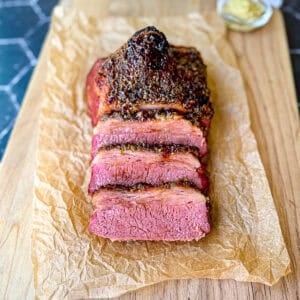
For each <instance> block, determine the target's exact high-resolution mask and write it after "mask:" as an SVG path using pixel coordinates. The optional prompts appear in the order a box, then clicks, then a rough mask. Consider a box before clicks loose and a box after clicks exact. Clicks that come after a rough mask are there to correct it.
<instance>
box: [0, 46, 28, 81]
mask: <svg viewBox="0 0 300 300" xmlns="http://www.w3.org/2000/svg"><path fill="white" fill-rule="evenodd" d="M0 64H1V67H0V85H6V84H8V83H9V82H10V81H11V80H12V79H13V78H14V77H15V76H16V74H17V73H18V72H19V71H20V70H21V69H22V68H23V67H25V66H26V65H28V64H29V60H28V58H27V56H26V54H25V53H24V51H23V49H22V48H21V47H20V46H19V45H18V44H12V45H0Z"/></svg>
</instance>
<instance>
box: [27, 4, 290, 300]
mask: <svg viewBox="0 0 300 300" xmlns="http://www.w3.org/2000/svg"><path fill="white" fill-rule="evenodd" d="M150 24H151V25H156V26H157V27H158V28H159V29H160V30H162V31H163V32H164V33H165V34H166V35H167V37H168V39H169V41H170V42H171V43H174V44H181V45H189V46H195V47H197V48H198V49H199V50H200V51H201V52H202V54H203V57H204V61H205V62H206V64H207V65H208V74H209V84H210V86H211V89H212V95H213V104H214V109H215V116H214V118H213V124H212V128H211V131H210V136H209V146H210V165H209V169H210V182H211V191H210V197H211V202H212V206H213V209H212V224H213V230H212V232H211V233H210V234H209V235H208V236H207V237H206V238H204V239H203V240H200V241H198V242H195V241H194V242H140V241H136V242H111V241H109V240H106V239H103V238H98V237H96V236H95V235H93V234H91V233H89V231H88V223H89V218H90V216H91V213H92V206H91V198H90V197H89V196H88V194H87V185H88V181H89V178H90V169H89V162H90V152H91V134H92V127H91V124H90V119H89V117H88V116H87V107H86V103H85V99H84V86H85V78H86V75H87V72H88V71H89V69H90V67H91V66H92V64H93V62H94V61H95V60H96V58H98V57H101V56H104V55H107V54H108V53H110V52H112V51H114V50H115V49H117V48H118V47H119V46H120V45H121V44H123V43H124V42H125V41H126V40H127V39H128V38H129V37H130V36H131V34H132V33H133V32H135V31H136V30H137V29H140V28H142V27H144V26H146V25H150ZM224 34H225V32H224V28H223V25H222V23H221V22H220V21H219V19H218V18H217V17H216V16H215V15H209V16H206V17H203V16H200V15H192V16H189V17H176V18H172V17H169V18H162V19H145V18H140V19H125V18H107V19H93V18H88V17H87V16H85V15H84V14H82V13H79V12H76V11H74V10H71V11H70V10H68V11H67V10H64V9H63V8H62V7H58V8H56V10H55V12H54V17H53V23H52V27H51V36H52V38H51V48H50V50H49V62H48V73H47V74H45V76H47V79H46V86H45V92H44V95H43V99H41V101H43V104H42V106H43V108H42V112H41V118H40V130H39V142H38V164H37V171H36V179H35V210H34V224H33V235H32V244H33V247H32V259H33V263H34V273H35V286H36V296H37V297H38V298H47V299H48V298H49V297H51V296H52V297H53V298H55V299H62V298H64V297H68V298H95V297H113V296H117V295H120V294H122V293H125V292H127V291H130V290H134V289H137V288H140V287H143V286H147V285H150V284H153V283H157V282H160V281H163V280H169V279H178V278H216V279H225V278H226V279H235V280H239V281H253V282H261V283H264V284H268V285H272V284H274V283H275V282H277V281H278V280H279V278H280V277H282V276H284V275H286V274H287V273H288V272H289V271H290V266H289V264H290V261H289V256H288V253H287V250H286V247H285V244H284V241H283V237H282V234H281V229H280V226H279V221H278V216H277V213H276V210H275V207H274V203H273V199H272V196H271V192H270V189H269V185H268V181H267V178H266V174H265V171H264V168H263V165H262V162H261V160H260V157H259V153H258V150H257V145H256V141H255V138H254V135H253V133H252V132H251V129H250V121H249V112H248V106H247V99H246V94H245V90H244V87H243V82H242V77H241V74H240V72H239V70H238V69H237V68H236V67H235V65H236V63H235V60H234V55H233V53H232V50H231V48H230V46H229V45H228V44H227V43H226V41H225V39H224Z"/></svg>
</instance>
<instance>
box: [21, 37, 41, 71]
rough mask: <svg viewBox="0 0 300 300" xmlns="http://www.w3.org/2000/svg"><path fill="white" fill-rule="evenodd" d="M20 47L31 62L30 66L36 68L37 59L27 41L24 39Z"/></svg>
mask: <svg viewBox="0 0 300 300" xmlns="http://www.w3.org/2000/svg"><path fill="white" fill-rule="evenodd" d="M20 46H21V47H22V49H23V50H24V52H25V54H26V56H27V57H28V59H29V61H30V64H31V65H32V66H35V65H36V62H37V60H36V57H35V56H34V54H33V52H32V51H31V50H30V48H29V47H28V45H27V43H26V41H25V40H24V39H22V40H21V41H20Z"/></svg>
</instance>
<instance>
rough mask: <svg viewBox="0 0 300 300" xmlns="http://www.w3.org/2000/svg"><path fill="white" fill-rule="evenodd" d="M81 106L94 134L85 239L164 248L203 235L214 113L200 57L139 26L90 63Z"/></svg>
mask: <svg viewBox="0 0 300 300" xmlns="http://www.w3.org/2000/svg"><path fill="white" fill-rule="evenodd" d="M86 97H87V103H88V111H89V114H90V116H91V119H92V125H93V126H94V135H93V140H92V162H91V167H92V176H91V180H90V184H89V193H90V194H91V195H92V197H93V205H94V207H95V211H94V213H93V215H92V218H91V221H90V226H89V229H90V231H91V232H93V233H95V234H97V235H99V236H102V237H107V238H109V239H111V240H165V241H176V240H178V241H179V240H181V241H189V240H194V239H196V240H197V239H200V238H202V237H204V236H205V235H206V234H207V233H209V231H210V224H209V202H208V198H207V191H208V179H207V176H206V172H205V163H204V162H203V156H204V155H205V154H206V153H207V132H208V128H209V126H210V121H211V118H212V115H213V109H212V106H211V101H210V97H209V90H208V87H207V82H206V66H205V65H204V63H203V60H202V58H201V55H200V53H199V52H198V51H197V50H196V49H195V48H190V47H177V46H173V45H170V44H169V43H168V41H167V39H166V37H165V35H164V34H163V33H162V32H160V31H158V30H157V29H156V28H155V27H152V26H151V27H146V28H144V29H142V30H140V31H138V32H136V33H135V34H134V35H133V36H132V37H131V38H130V39H129V40H128V42H127V43H125V45H123V46H122V47H121V48H120V49H118V50H117V51H116V52H115V53H113V54H111V55H110V56H108V57H107V58H100V59H98V60H97V61H96V63H95V64H94V66H93V67H92V69H91V71H90V73H89V74H88V77H87V83H86Z"/></svg>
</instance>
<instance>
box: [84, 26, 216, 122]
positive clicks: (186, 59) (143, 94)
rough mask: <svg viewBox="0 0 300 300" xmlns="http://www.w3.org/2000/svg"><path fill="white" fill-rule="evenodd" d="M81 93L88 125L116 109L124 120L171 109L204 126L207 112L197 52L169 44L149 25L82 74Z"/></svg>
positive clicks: (203, 73) (203, 72)
mask: <svg viewBox="0 0 300 300" xmlns="http://www.w3.org/2000/svg"><path fill="white" fill-rule="evenodd" d="M86 93H87V98H88V105H89V112H90V115H91V117H92V123H93V125H94V126H95V124H96V123H97V115H98V118H99V117H101V116H103V115H109V114H111V113H113V112H116V111H118V112H120V113H121V115H122V116H123V118H127V119H128V118H130V116H133V115H135V114H136V113H137V112H141V111H145V110H157V111H160V110H173V111H177V112H178V113H180V114H183V115H184V116H185V117H186V118H188V119H190V120H192V121H193V122H194V123H195V124H200V125H204V126H206V125H209V121H210V119H211V117H212V114H213V110H212V107H211V102H210V97H209V90H208V87H207V82H206V66H205V65H204V63H203V60H202V58H201V55H200V53H199V51H197V50H196V49H195V48H191V47H175V46H172V45H170V44H169V43H168V41H167V39H166V37H165V36H164V34H163V33H161V32H159V31H158V30H157V29H156V28H154V27H147V28H145V29H144V30H142V31H139V32H137V33H136V34H135V35H134V36H133V37H132V38H131V39H130V40H129V41H128V42H127V43H126V44H125V45H124V46H122V47H121V48H120V49H119V50H117V51H116V52H114V53H113V54H111V55H110V56H108V57H107V58H104V59H99V60H98V61H97V62H96V64H95V65H94V67H93V68H92V70H91V72H90V73H89V75H88V78H87V89H86Z"/></svg>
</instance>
